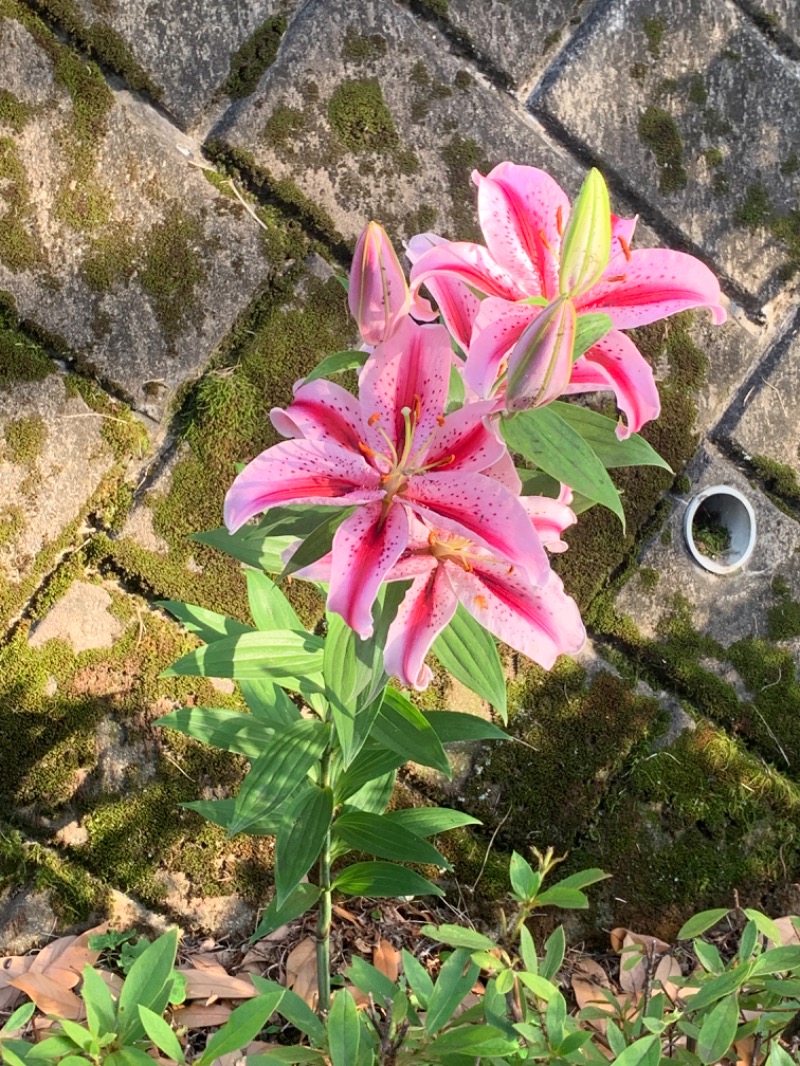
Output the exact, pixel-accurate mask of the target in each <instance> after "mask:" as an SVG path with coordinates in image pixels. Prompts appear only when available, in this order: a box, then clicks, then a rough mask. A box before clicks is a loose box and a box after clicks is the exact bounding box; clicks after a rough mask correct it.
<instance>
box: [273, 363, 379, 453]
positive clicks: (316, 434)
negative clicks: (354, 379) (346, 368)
mask: <svg viewBox="0 0 800 1066" xmlns="http://www.w3.org/2000/svg"><path fill="white" fill-rule="evenodd" d="M270 418H271V419H272V424H273V426H274V427H275V429H277V431H278V432H279V433H280V434H282V435H283V436H284V437H304V438H306V439H308V440H318V441H326V442H331V443H336V444H341V445H343V446H344V447H345V448H350V449H351V450H352V451H354V452H357V451H358V444H359V441H363V440H364V439H365V437H364V425H363V423H362V421H361V408H360V407H359V404H358V401H357V400H356V399H355V397H354V396H352V395H351V394H350V393H349V392H348V391H347V390H346V389H343V388H342V387H341V385H337V384H336V383H335V382H333V381H327V380H326V379H325V378H317V380H316V381H311V382H309V383H308V385H302V384H301V385H298V386H296V387H295V390H294V400H293V401H292V403H290V404H289V406H288V407H287V408H285V409H284V408H281V407H273V409H272V411H270Z"/></svg>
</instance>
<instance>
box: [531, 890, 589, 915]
mask: <svg viewBox="0 0 800 1066" xmlns="http://www.w3.org/2000/svg"><path fill="white" fill-rule="evenodd" d="M536 906H537V907H563V908H565V909H566V910H586V909H587V907H588V906H589V900H588V899H587V898H586V895H585V893H583V892H581V890H580V889H579V888H565V887H563V886H561V885H554V886H553V888H548V889H547V890H546V891H545V892H542V893H541V895H539V896H537V897H536Z"/></svg>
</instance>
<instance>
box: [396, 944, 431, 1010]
mask: <svg viewBox="0 0 800 1066" xmlns="http://www.w3.org/2000/svg"><path fill="white" fill-rule="evenodd" d="M400 957H401V958H402V960H403V973H404V974H405V975H406V980H407V981H408V985H409V988H410V989H411V991H412V992H413V993H414V995H415V996H416V997H417V1000H418V1001H419V1005H420V1009H421V1010H427V1009H428V1003H429V1002H430V998H431V996H432V995H433V981H432V979H431V975H430V974H429V973H428V971H427V970H426V969H425V967H424V966H423V965H422V963H421V962H419V961H418V960H417V959H415V958H414V956H413V955H412V954H411V952H410V951H406V949H405V948H403V949H402V950H401V952H400Z"/></svg>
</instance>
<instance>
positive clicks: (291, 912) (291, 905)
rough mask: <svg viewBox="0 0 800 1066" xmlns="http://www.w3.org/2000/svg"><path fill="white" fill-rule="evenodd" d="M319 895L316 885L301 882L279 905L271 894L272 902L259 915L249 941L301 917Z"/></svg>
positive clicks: (319, 889) (320, 892) (319, 890)
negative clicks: (259, 919) (256, 926)
mask: <svg viewBox="0 0 800 1066" xmlns="http://www.w3.org/2000/svg"><path fill="white" fill-rule="evenodd" d="M321 895H322V889H321V888H320V887H319V886H318V885H306V884H302V885H298V886H297V888H296V889H295V890H294V891H293V892H292V894H291V895H290V896H289V898H288V899H287V900H286V902H285V903H284V904H283V906H281V907H279V906H278V899H277V897H276V896H273V898H272V902H271V903H270V905H269V906H268V907H267V909H266V910H265V911H264V913H263V914H262V915H261V921H260V922H259V923H258V928H257V929H256V931H255V932H254V933H253V935H252V936H251V937H250V943H251V944H252V943H253V942H254V941H256V940H260V939H261V937H264V936H269V934H270V933H274V932H275V930H276V929H280V927H281V926H282V925H288V923H289V922H293V921H294V920H295V918H300V917H302V915H304V914H305V913H306V912H307V911H310V910H311V908H312V907H313V906H314V904H315V903H316V902H317V900H318V899H319V897H320V896H321Z"/></svg>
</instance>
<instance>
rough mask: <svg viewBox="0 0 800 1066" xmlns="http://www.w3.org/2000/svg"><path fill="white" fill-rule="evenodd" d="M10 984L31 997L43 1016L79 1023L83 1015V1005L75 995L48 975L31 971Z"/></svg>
mask: <svg viewBox="0 0 800 1066" xmlns="http://www.w3.org/2000/svg"><path fill="white" fill-rule="evenodd" d="M9 984H11V985H13V986H14V988H19V989H20V990H21V991H22V992H24V993H25V995H26V996H28V997H30V999H32V1000H33V1002H34V1003H35V1004H36V1006H37V1008H38V1009H39V1010H40V1011H42V1013H43V1014H58V1015H59V1016H60V1017H62V1018H69V1019H70V1020H71V1021H77V1019H78V1018H80V1017H81V1016H82V1014H83V1003H82V1002H81V1001H80V1000H79V999H78V997H77V996H76V995H75V993H74V992H70V990H69V989H68V988H64V986H63V985H62V984H59V982H58V981H54V980H53V979H52V977H48V976H47V974H44V973H31V972H30V971H29V972H28V973H23V974H20V976H19V977H15V978H14V979H13V980H12V981H10V982H9Z"/></svg>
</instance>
